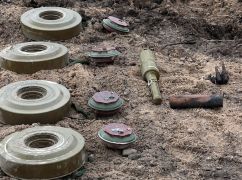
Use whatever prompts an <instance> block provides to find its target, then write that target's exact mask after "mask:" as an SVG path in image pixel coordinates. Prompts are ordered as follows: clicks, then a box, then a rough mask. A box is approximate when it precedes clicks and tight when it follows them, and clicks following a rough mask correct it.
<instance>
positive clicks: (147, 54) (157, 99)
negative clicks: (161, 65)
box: [140, 50, 162, 105]
mask: <svg viewBox="0 0 242 180" xmlns="http://www.w3.org/2000/svg"><path fill="white" fill-rule="evenodd" d="M140 62H141V73H142V76H143V78H144V79H145V80H146V81H147V82H148V86H149V88H150V90H151V94H152V102H153V103H154V104H157V105H158V104H161V101H162V100H161V93H160V89H159V84H158V79H159V76H160V74H159V70H158V68H157V66H156V64H155V57H154V54H153V53H152V51H151V50H142V51H141V53H140Z"/></svg>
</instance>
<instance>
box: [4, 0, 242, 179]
mask: <svg viewBox="0 0 242 180" xmlns="http://www.w3.org/2000/svg"><path fill="white" fill-rule="evenodd" d="M141 2H142V3H141ZM40 6H61V7H67V8H70V9H73V10H75V11H77V12H79V13H80V14H81V15H82V17H83V30H82V32H81V33H80V35H79V36H78V37H75V38H73V39H70V40H66V41H62V42H59V43H62V44H63V45H65V46H66V47H68V48H69V49H70V56H71V58H73V59H85V53H86V52H87V51H88V50H90V48H91V47H92V46H95V45H98V44H100V43H103V42H104V43H109V44H112V45H114V46H116V47H117V49H118V50H119V51H121V52H122V56H121V57H120V58H119V59H117V61H115V63H114V64H113V65H107V66H98V67H97V66H94V65H93V64H90V65H82V64H75V65H73V66H70V67H65V68H63V69H59V70H43V71H39V72H36V73H35V74H32V75H19V74H16V73H14V72H11V71H7V70H4V69H0V87H3V86H5V85H7V84H9V83H12V82H16V81H20V80H27V79H44V80H50V81H55V82H58V83H60V84H62V85H64V86H66V87H67V88H68V89H69V90H70V92H71V95H72V101H73V102H76V103H78V104H79V105H80V106H81V107H82V108H83V110H84V111H86V112H89V113H90V118H89V119H87V118H85V117H84V116H83V115H82V114H80V113H77V112H76V111H75V110H74V109H73V110H72V111H71V113H70V115H68V116H67V117H65V118H64V119H63V120H62V121H60V122H58V123H57V124H56V126H62V127H70V128H73V129H74V130H76V131H78V132H80V133H81V134H82V135H83V136H84V137H85V139H86V150H87V152H88V154H89V155H91V156H90V157H91V158H90V159H91V160H90V161H89V162H87V163H86V164H85V173H84V174H83V175H82V176H81V177H79V178H77V177H76V178H75V179H92V180H93V179H242V143H241V142H242V112H241V110H242V103H241V102H242V73H241V72H242V2H241V0H180V1H179V0H177V1H176V0H163V1H162V0H153V1H150V0H148V1H147V0H146V1H137V0H136V1H132V0H130V1H127V0H98V1H97V0H86V1H68V0H59V1H57V0H25V1H20V0H2V1H0V49H3V48H6V47H8V46H10V45H13V44H15V43H21V42H26V41H30V40H29V39H26V38H25V37H24V36H23V34H22V32H21V29H20V21H19V19H20V16H21V14H22V13H24V12H25V11H27V10H30V9H32V8H35V7H40ZM109 15H114V16H117V17H120V18H123V19H124V20H125V21H127V22H129V24H130V33H129V34H117V33H106V32H105V31H104V30H103V29H102V26H101V21H102V19H103V18H105V17H107V16H109ZM145 47H149V48H151V49H152V50H154V52H155V56H156V62H157V65H158V68H159V70H160V72H161V76H160V81H159V86H160V89H161V91H162V96H163V102H162V105H160V106H157V105H153V104H152V103H151V95H150V92H149V89H148V87H147V84H146V82H145V81H143V79H142V77H141V73H140V64H139V53H140V50H141V49H142V48H145ZM221 62H224V63H225V66H226V67H227V70H228V71H229V75H230V80H229V83H228V84H227V85H215V84H212V83H211V82H210V81H209V80H207V76H208V75H209V74H214V67H215V66H220V63H221ZM102 90H110V91H115V92H117V93H119V94H120V96H121V97H122V98H123V99H124V100H125V106H124V107H123V108H122V110H121V113H119V114H117V115H115V116H113V117H108V118H99V117H95V116H94V115H93V113H92V111H91V109H90V108H89V107H88V106H87V101H88V99H89V98H90V97H91V96H92V95H93V94H94V93H95V92H97V91H102ZM215 93H217V94H223V95H224V107H223V108H221V109H214V110H210V109H187V110H173V109H171V108H170V107H169V103H168V97H169V96H170V95H180V94H215ZM111 122H122V123H125V124H127V125H130V126H132V127H133V128H134V130H135V132H136V134H137V136H138V141H137V142H136V143H135V144H134V145H133V146H132V148H135V149H136V150H137V151H138V152H137V153H136V154H135V155H133V156H132V158H127V157H123V156H122V155H121V152H120V151H113V150H110V149H107V148H106V147H104V146H103V144H102V143H101V141H100V140H99V139H98V137H97V131H98V130H99V129H100V128H101V127H102V126H103V125H104V124H107V123H111ZM34 125H35V126H36V125H37V124H34ZM34 125H24V124H23V125H17V126H9V125H1V127H0V138H1V139H2V138H4V137H5V136H7V135H9V134H11V133H13V132H15V131H20V130H22V129H25V128H28V127H31V126H34ZM0 176H1V179H10V178H9V177H8V176H6V175H5V174H4V173H3V172H1V173H0ZM63 179H67V178H63ZM71 179H74V178H71Z"/></svg>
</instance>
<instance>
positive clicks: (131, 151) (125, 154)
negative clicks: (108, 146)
mask: <svg viewBox="0 0 242 180" xmlns="http://www.w3.org/2000/svg"><path fill="white" fill-rule="evenodd" d="M135 153H137V150H136V149H131V148H130V149H124V150H123V152H122V155H123V156H129V155H130V154H135Z"/></svg>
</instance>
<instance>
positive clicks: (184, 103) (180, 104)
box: [169, 95, 223, 109]
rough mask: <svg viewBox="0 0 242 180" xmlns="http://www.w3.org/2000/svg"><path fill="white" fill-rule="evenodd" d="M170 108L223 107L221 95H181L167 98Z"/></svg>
mask: <svg viewBox="0 0 242 180" xmlns="http://www.w3.org/2000/svg"><path fill="white" fill-rule="evenodd" d="M169 103H170V107H171V108H173V109H182V108H218V107H223V96H221V95H182V96H171V97H170V98H169Z"/></svg>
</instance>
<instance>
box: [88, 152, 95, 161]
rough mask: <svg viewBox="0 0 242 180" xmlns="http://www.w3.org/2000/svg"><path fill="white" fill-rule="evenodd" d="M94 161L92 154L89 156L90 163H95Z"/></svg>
mask: <svg viewBox="0 0 242 180" xmlns="http://www.w3.org/2000/svg"><path fill="white" fill-rule="evenodd" d="M93 161H94V154H90V155H89V156H88V162H93Z"/></svg>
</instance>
